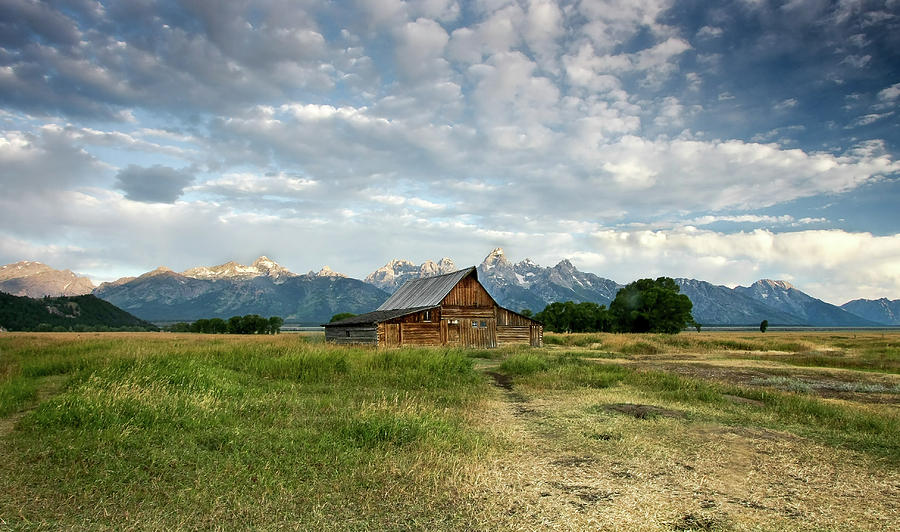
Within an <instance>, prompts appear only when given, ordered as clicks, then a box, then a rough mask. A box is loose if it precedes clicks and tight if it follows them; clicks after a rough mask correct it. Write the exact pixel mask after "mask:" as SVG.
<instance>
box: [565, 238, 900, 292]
mask: <svg viewBox="0 0 900 532" xmlns="http://www.w3.org/2000/svg"><path fill="white" fill-rule="evenodd" d="M592 236H593V239H594V246H595V247H596V249H597V250H598V252H600V253H602V255H603V257H604V260H603V261H602V262H601V263H597V266H602V267H603V268H604V270H605V271H606V272H609V271H627V268H628V267H634V268H637V271H640V272H642V273H641V275H644V274H645V273H644V272H646V273H648V274H649V273H651V272H652V274H656V273H659V274H661V275H670V276H687V277H693V278H700V279H704V280H708V281H711V282H714V283H718V284H728V285H734V284H749V283H752V282H753V281H755V280H757V279H759V278H762V277H766V276H773V274H774V272H791V273H792V274H793V276H794V280H793V282H794V283H795V284H796V285H797V286H798V287H799V288H800V289H801V290H804V291H806V292H807V293H809V294H811V295H814V296H816V297H820V298H825V299H826V300H827V301H829V302H830V303H834V304H842V303H845V302H846V301H849V300H850V299H853V298H857V297H869V298H878V297H884V296H885V295H889V294H897V293H900V235H889V236H874V235H872V234H869V233H849V232H846V231H842V230H820V231H797V232H788V233H773V232H770V231H766V230H756V231H752V232H749V233H745V232H741V233H732V234H725V233H716V232H712V231H700V230H696V229H688V228H685V229H678V230H674V231H655V232H654V231H635V232H618V231H614V230H604V231H599V232H597V233H595V234H594V235H592ZM579 266H583V267H585V268H592V267H593V264H591V263H589V262H585V263H584V264H580V265H579ZM631 280H633V279H630V278H620V280H619V282H628V281H631Z"/></svg>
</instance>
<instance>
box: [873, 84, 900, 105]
mask: <svg viewBox="0 0 900 532" xmlns="http://www.w3.org/2000/svg"><path fill="white" fill-rule="evenodd" d="M898 98H900V83H894V84H893V85H891V86H890V87H887V88H884V89H881V90H880V91H878V99H879V100H881V101H883V102H894V101H896V100H897V99H898Z"/></svg>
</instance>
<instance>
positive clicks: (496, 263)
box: [0, 248, 900, 327]
mask: <svg viewBox="0 0 900 532" xmlns="http://www.w3.org/2000/svg"><path fill="white" fill-rule="evenodd" d="M457 269H458V267H457V265H456V264H455V263H454V262H453V260H452V259H450V258H446V257H445V258H442V259H440V260H439V261H437V262H434V261H430V260H429V261H425V262H424V263H422V264H418V265H417V264H415V263H413V262H411V261H408V260H399V259H398V260H392V261H390V262H388V263H387V264H385V265H384V266H382V267H381V268H378V269H377V270H375V271H374V272H372V273H371V274H369V275H368V276H367V277H366V278H365V280H364V281H360V280H357V279H352V278H349V277H347V276H346V275H343V274H341V273H337V272H335V271H333V270H331V269H330V268H328V266H325V267H323V268H322V269H321V270H320V271H318V272H313V271H310V272H308V273H306V274H296V273H293V272H291V271H289V270H288V269H286V268H284V267H283V266H281V265H279V264H278V263H276V262H275V261H273V260H271V259H269V258H268V257H265V256H263V257H259V258H258V259H256V261H254V262H253V263H251V264H250V265H246V266H245V265H243V264H239V263H237V262H233V261H232V262H227V263H225V264H221V265H218V266H200V267H195V268H190V269H188V270H185V271H183V272H180V273H179V272H175V271H173V270H171V269H168V268H165V267H160V268H157V269H156V270H153V271H151V272H148V273H145V274H143V275H141V276H139V277H124V278H122V279H118V280H116V281H113V282H109V283H103V284H101V285H100V286H99V287H96V288H94V287H93V285H92V284H91V283H90V280H89V279H87V278H86V277H78V276H76V275H75V274H74V273H72V272H70V271H68V270H65V271H61V272H60V271H57V270H53V269H52V268H50V267H49V266H46V265H43V264H41V263H36V262H20V263H15V264H9V265H7V266H3V267H0V291H7V292H10V293H13V292H12V290H13V289H15V290H18V293H17V294H16V295H29V296H31V297H42V296H44V295H57V294H60V293H63V291H64V290H69V291H70V295H74V294H72V293H71V291H72V290H76V291H78V290H81V292H80V293H89V292H92V293H93V294H94V295H96V296H97V297H99V298H101V299H104V300H106V301H109V302H111V303H113V304H115V305H117V306H119V307H121V308H122V309H124V310H126V311H128V312H130V313H132V314H134V315H135V316H138V317H140V318H143V319H146V320H152V321H176V320H194V319H199V318H211V317H222V318H227V317H230V316H234V315H245V314H260V315H263V316H273V315H274V316H281V317H283V318H285V319H286V320H288V321H290V322H299V323H307V324H317V323H322V322H325V321H328V319H329V318H330V317H331V316H332V315H334V314H336V313H338V312H352V313H362V312H367V311H370V310H372V309H374V308H376V307H378V305H379V304H381V303H382V302H383V301H384V300H385V299H387V298H388V297H389V295H390V294H392V293H393V292H394V291H396V290H397V289H398V288H399V287H400V286H402V285H403V283H405V282H406V281H408V280H410V279H418V278H422V277H429V276H433V275H440V274H443V273H448V272H451V271H455V270H457ZM477 269H478V277H479V280H481V282H482V283H483V284H484V285H485V287H486V288H487V289H488V291H489V292H490V293H491V295H493V296H494V298H495V299H496V300H497V302H498V303H499V304H500V305H502V306H504V307H507V308H511V309H513V310H522V309H530V310H532V311H534V312H537V311H539V310H541V309H543V308H544V307H545V306H546V305H548V304H549V303H552V302H555V301H576V302H583V301H590V302H595V303H598V304H602V305H607V306H609V304H610V302H612V300H613V299H614V298H615V296H616V293H617V292H618V291H619V289H620V288H622V286H623V285H621V284H619V283H617V282H615V281H612V280H610V279H605V278H603V277H600V276H598V275H595V274H593V273H588V272H582V271H579V270H578V269H577V268H576V267H575V266H574V265H573V264H572V263H571V262H570V261H568V260H562V261H560V262H559V263H557V264H556V265H555V266H552V267H544V266H540V265H538V264H536V263H534V262H533V261H532V260H530V259H525V260H522V261H520V262H515V263H513V262H511V261H510V260H509V259H507V257H506V255H505V254H504V252H503V250H502V249H501V248H496V249H494V250H493V251H491V252H490V253H489V254H488V255H487V256H486V257H485V259H484V260H483V261H482V262H481V264H479V265H478V266H477ZM17 274H21V275H20V276H17ZM675 281H676V283H677V284H678V286H679V287H680V289H681V291H682V293H684V294H685V295H687V296H688V297H689V298H690V299H691V301H692V302H693V304H694V308H693V314H694V319H695V320H696V321H697V322H699V323H702V324H704V325H758V324H759V323H760V322H761V321H762V320H768V321H769V323H770V324H771V325H796V326H818V327H874V326H884V325H900V300H894V301H890V300H887V299H879V300H866V299H858V300H854V301H850V302H848V303H846V304H844V305H842V306H841V307H838V306H835V305H832V304H829V303H826V302H824V301H822V300H820V299H816V298H814V297H812V296H810V295H808V294H805V293H804V292H802V291H800V290H799V289H797V288H795V287H794V286H792V285H790V284H789V283H787V282H785V281H774V280H769V279H762V280H759V281H756V282H755V283H753V284H752V285H750V286H748V287H744V286H737V287H734V288H729V287H726V286H721V285H713V284H711V283H708V282H706V281H701V280H697V279H685V278H679V279H676V280H675ZM7 287H9V288H7Z"/></svg>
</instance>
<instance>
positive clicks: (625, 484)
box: [478, 368, 900, 530]
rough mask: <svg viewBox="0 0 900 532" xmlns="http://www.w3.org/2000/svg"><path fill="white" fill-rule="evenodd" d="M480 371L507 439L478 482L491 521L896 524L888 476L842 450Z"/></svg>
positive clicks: (518, 525)
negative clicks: (489, 472) (523, 384)
mask: <svg viewBox="0 0 900 532" xmlns="http://www.w3.org/2000/svg"><path fill="white" fill-rule="evenodd" d="M485 373H486V374H487V375H488V376H489V377H490V378H491V379H492V381H493V383H494V385H495V386H496V388H497V392H498V393H497V394H496V395H497V399H496V401H495V402H493V403H492V405H491V409H490V412H488V413H487V417H488V418H489V419H490V420H491V423H492V426H493V427H494V428H495V431H496V432H497V433H498V434H499V435H501V436H502V437H503V438H504V439H505V440H507V441H509V442H512V449H511V450H510V451H509V452H506V453H504V455H503V456H502V457H500V459H499V460H498V461H497V462H496V463H495V464H494V476H493V477H492V478H490V482H483V483H482V484H481V485H480V486H478V489H479V490H481V492H482V495H481V496H480V497H479V499H480V500H481V501H482V504H484V505H485V509H484V510H483V511H484V512H486V513H487V514H489V516H488V518H489V521H487V522H497V523H501V524H502V526H501V527H500V528H505V529H511V530H537V529H544V530H585V529H591V530H623V529H627V530H747V529H776V530H778V529H782V530H817V529H821V528H833V527H834V526H835V525H837V526H838V527H839V528H846V529H882V528H884V527H885V525H886V524H888V523H894V522H896V521H897V519H900V503H897V502H896V501H898V500H900V475H898V473H897V472H896V471H881V470H878V469H877V468H876V467H874V466H873V464H872V463H870V461H869V459H868V458H867V457H865V456H861V455H859V454H856V453H853V452H851V451H845V450H838V449H834V448H830V447H826V446H823V445H819V444H816V443H814V442H811V441H809V440H806V439H804V438H800V437H798V436H796V435H793V434H790V433H785V432H778V431H773V430H767V429H762V428H755V427H750V426H747V427H731V426H723V425H718V424H715V423H709V422H700V421H696V420H692V419H691V418H690V416H687V415H685V414H686V412H681V411H679V410H677V409H676V408H675V406H673V407H672V409H664V410H662V411H661V410H659V408H660V407H659V406H652V405H646V404H639V401H638V400H635V398H633V397H622V396H621V394H623V393H625V392H623V391H619V390H616V391H611V390H591V389H579V390H569V391H547V392H544V391H541V392H540V393H537V394H536V395H534V396H530V395H529V394H527V393H525V392H524V391H523V390H521V389H518V387H517V386H516V385H515V383H514V382H513V381H512V380H511V379H510V378H508V377H506V376H505V375H502V374H500V373H497V372H494V371H491V370H490V369H487V368H486V371H485ZM628 399H630V400H628ZM861 501H866V504H865V505H863V504H861Z"/></svg>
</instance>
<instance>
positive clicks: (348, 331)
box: [344, 329, 350, 338]
mask: <svg viewBox="0 0 900 532" xmlns="http://www.w3.org/2000/svg"><path fill="white" fill-rule="evenodd" d="M344 334H346V335H347V338H350V329H347V330H346V331H344Z"/></svg>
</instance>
